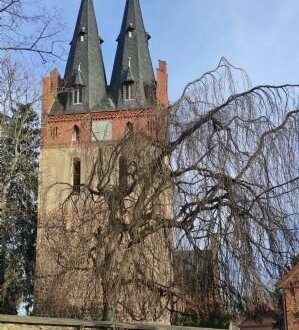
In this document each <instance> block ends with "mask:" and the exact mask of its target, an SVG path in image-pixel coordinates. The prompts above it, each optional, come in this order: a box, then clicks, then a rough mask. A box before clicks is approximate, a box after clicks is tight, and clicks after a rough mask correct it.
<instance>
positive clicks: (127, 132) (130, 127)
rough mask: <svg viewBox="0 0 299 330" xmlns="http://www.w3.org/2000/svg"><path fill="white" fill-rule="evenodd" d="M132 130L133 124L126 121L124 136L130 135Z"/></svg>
mask: <svg viewBox="0 0 299 330" xmlns="http://www.w3.org/2000/svg"><path fill="white" fill-rule="evenodd" d="M133 130H134V128H133V124H132V123H131V122H130V121H128V122H127V126H126V134H130V133H132V132H133Z"/></svg>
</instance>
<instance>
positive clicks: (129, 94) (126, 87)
mask: <svg viewBox="0 0 299 330" xmlns="http://www.w3.org/2000/svg"><path fill="white" fill-rule="evenodd" d="M123 98H124V100H125V101H132V100H134V99H135V83H134V82H133V81H126V82H125V83H124V84H123Z"/></svg>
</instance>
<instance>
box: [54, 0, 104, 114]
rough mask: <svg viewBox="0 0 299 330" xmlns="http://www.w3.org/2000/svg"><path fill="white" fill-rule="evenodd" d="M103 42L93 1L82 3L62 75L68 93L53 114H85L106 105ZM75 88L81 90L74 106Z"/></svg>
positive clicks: (58, 101) (85, 0)
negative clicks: (80, 94)
mask: <svg viewBox="0 0 299 330" xmlns="http://www.w3.org/2000/svg"><path fill="white" fill-rule="evenodd" d="M102 42H103V40H102V39H101V37H100V36H99V32H98V27H97V21H96V16H95V11H94V6H93V0H82V2H81V6H80V10H79V15H78V19H77V23H76V27H75V31H74V36H73V39H72V42H71V49H70V53H69V57H68V61H67V65H66V70H65V75H64V82H65V87H66V88H67V90H68V92H66V93H63V94H61V95H60V97H59V99H58V100H56V102H55V104H54V107H53V109H52V112H54V113H55V112H61V111H63V112H66V113H73V112H75V113H78V112H88V111H92V110H100V109H101V108H103V107H105V106H106V105H107V104H108V98H107V81H106V74H105V69H104V63H103V56H102V51H101V43H102ZM76 88H77V89H82V96H80V97H79V98H77V99H76V101H75V102H74V95H73V90H74V89H76ZM74 103H79V104H74Z"/></svg>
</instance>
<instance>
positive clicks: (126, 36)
mask: <svg viewBox="0 0 299 330" xmlns="http://www.w3.org/2000/svg"><path fill="white" fill-rule="evenodd" d="M149 38H150V36H149V34H148V33H147V32H146V30H145V28H144V23H143V18H142V13H141V8H140V3H139V0H127V1H126V7H125V12H124V17H123V22H122V26H121V31H120V35H119V37H118V38H117V42H118V47H117V51H116V56H115V61H114V67H113V72H112V77H111V83H110V89H109V95H110V97H111V98H112V100H113V101H114V103H115V106H116V108H144V107H149V106H151V105H153V104H155V103H156V96H155V95H156V92H155V89H156V82H155V75H154V70H153V66H152V61H151V57H150V52H149V48H148V40H149ZM133 81H134V87H135V88H136V90H135V91H136V93H135V94H136V95H135V99H134V100H131V101H125V100H123V95H122V86H123V84H124V83H126V82H131V83H132V82H133Z"/></svg>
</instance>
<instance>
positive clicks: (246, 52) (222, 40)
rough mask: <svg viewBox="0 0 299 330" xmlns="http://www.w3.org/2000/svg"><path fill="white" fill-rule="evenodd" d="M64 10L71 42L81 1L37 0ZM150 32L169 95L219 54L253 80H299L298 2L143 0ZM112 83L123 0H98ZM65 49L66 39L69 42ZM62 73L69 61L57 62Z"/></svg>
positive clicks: (214, 62)
mask: <svg viewBox="0 0 299 330" xmlns="http://www.w3.org/2000/svg"><path fill="white" fill-rule="evenodd" d="M39 2H40V3H41V4H42V5H44V6H46V7H56V8H58V9H60V10H61V11H62V13H63V19H64V23H65V25H66V30H65V33H64V37H65V39H66V41H67V42H69V41H70V40H71V38H72V33H73V29H74V26H75V21H76V16H77V13H78V8H79V5H80V0H63V1H61V0H39ZM140 3H141V6H142V10H143V17H144V21H145V25H146V29H147V30H148V32H149V33H150V34H151V36H152V39H151V40H150V49H151V54H152V60H153V64H154V67H156V66H157V61H158V59H162V60H166V61H167V63H168V69H169V93H170V98H171V100H172V101H174V100H176V99H177V98H178V97H179V96H180V94H181V92H182V90H183V87H184V86H185V85H186V83H188V82H189V81H191V80H193V79H195V78H197V77H198V76H199V75H200V74H202V73H203V72H205V71H207V70H209V69H211V68H213V67H215V66H216V65H217V64H218V62H219V60H220V58H221V56H225V57H226V58H227V59H228V60H229V61H230V62H232V64H234V65H236V66H239V67H242V68H244V69H245V70H246V71H247V72H248V74H249V76H250V78H251V81H252V83H253V84H262V83H269V84H280V83H286V82H288V83H296V82H298V81H299V33H298V32H299V19H298V16H299V1H298V0H140ZM94 4H95V10H96V14H97V19H98V25H99V28H100V33H101V36H102V38H103V39H104V40H105V42H104V44H103V53H104V60H105V66H106V73H107V77H108V81H109V80H110V75H111V68H112V65H113V60H114V55H115V50H116V42H115V39H116V37H117V35H118V33H119V30H120V25H121V20H122V15H123V10H124V5H125V0H109V1H107V0H94ZM66 47H68V46H67V43H66ZM57 65H58V67H59V69H60V71H61V72H63V71H64V66H65V62H63V61H61V62H59V63H57Z"/></svg>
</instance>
